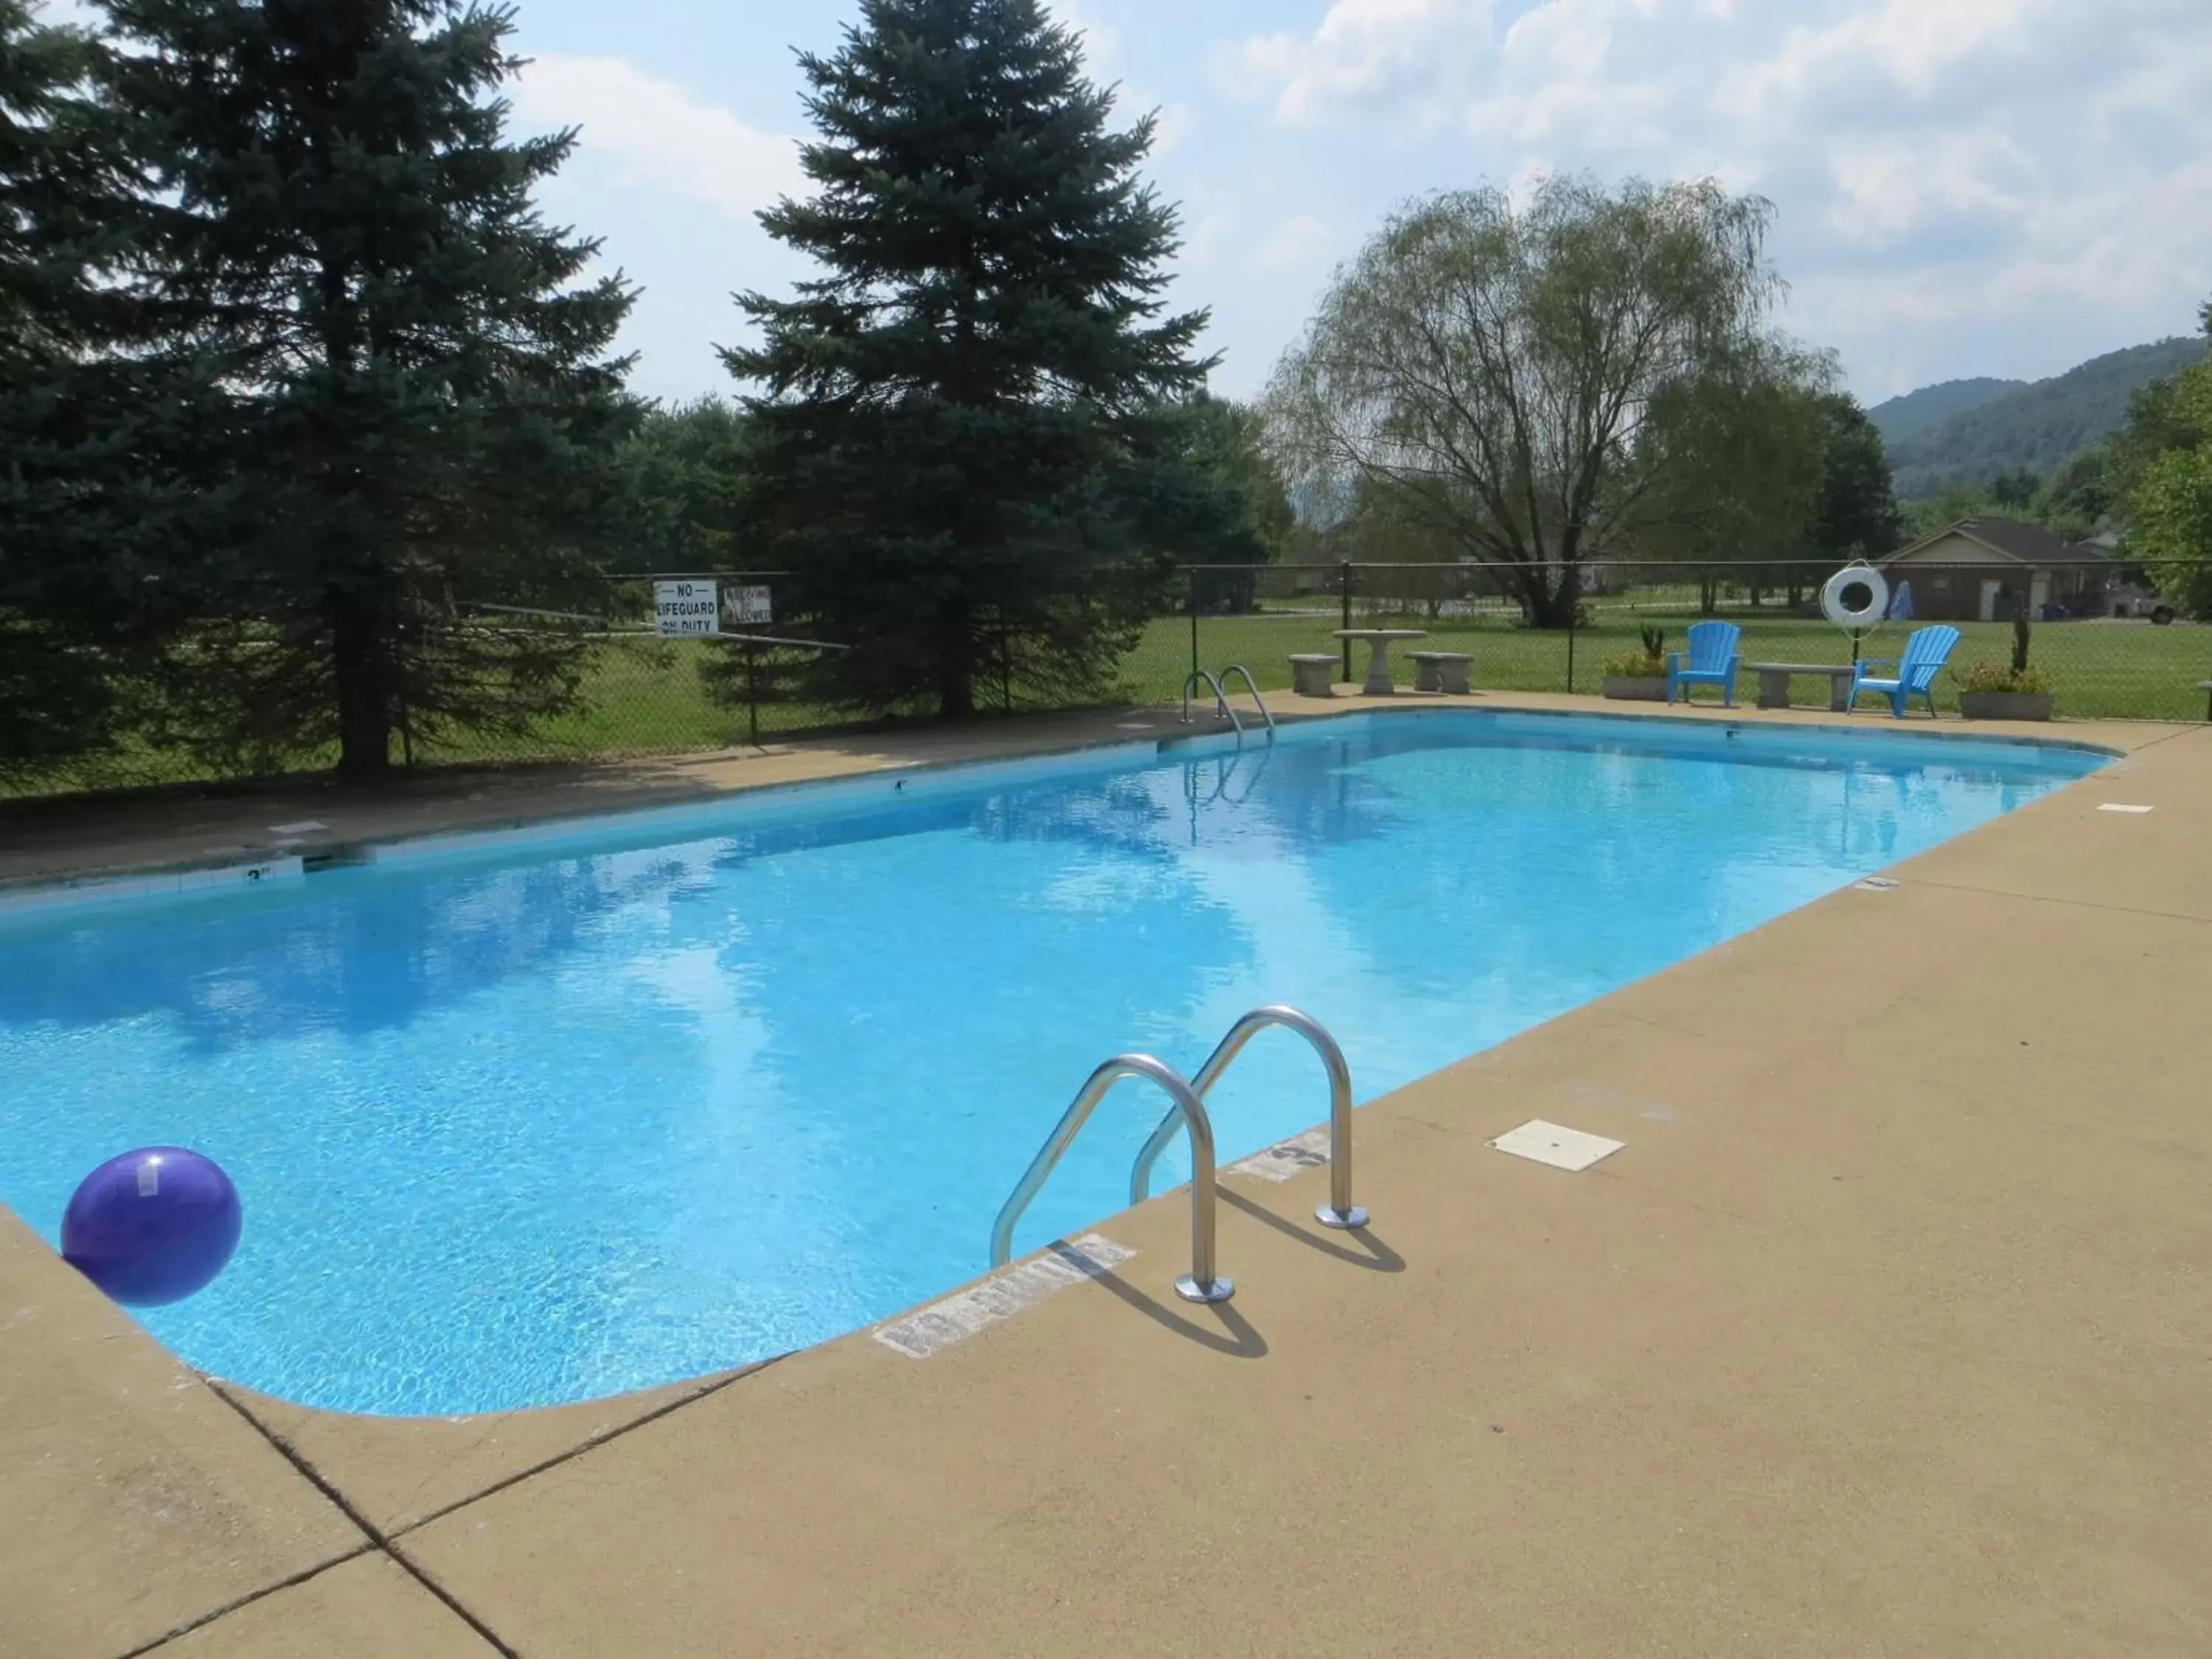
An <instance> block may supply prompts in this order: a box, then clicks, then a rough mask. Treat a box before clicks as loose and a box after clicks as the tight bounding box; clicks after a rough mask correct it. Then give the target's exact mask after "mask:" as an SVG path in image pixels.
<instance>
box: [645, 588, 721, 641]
mask: <svg viewBox="0 0 2212 1659" xmlns="http://www.w3.org/2000/svg"><path fill="white" fill-rule="evenodd" d="M718 586H720V584H719V583H716V582H687V581H674V582H655V583H653V629H654V631H655V632H656V633H658V634H659V635H660V637H661V638H662V639H664V640H681V639H692V638H696V637H697V636H699V635H708V634H719V633H720V632H721V631H722V606H721V601H720V596H719V595H718V594H717V593H716V592H715V590H716V588H717V587H718Z"/></svg>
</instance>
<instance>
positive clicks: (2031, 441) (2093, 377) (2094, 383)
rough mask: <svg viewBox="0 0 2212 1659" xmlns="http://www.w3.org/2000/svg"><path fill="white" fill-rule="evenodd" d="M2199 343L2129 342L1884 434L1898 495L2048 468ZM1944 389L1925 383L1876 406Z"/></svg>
mask: <svg viewBox="0 0 2212 1659" xmlns="http://www.w3.org/2000/svg"><path fill="white" fill-rule="evenodd" d="M2204 349H2205V343H2204V340H2203V337H2190V336H2179V337H2175V338H2173V339H2170V340H2160V341H2158V342H2156V343H2154V344H2151V345H2140V346H2130V347H2128V348H2127V349H2125V350H2124V351H2113V352H2107V353H2106V355H2105V356H2102V357H2092V358H2091V359H2090V360H2089V361H2088V362H2086V363H2083V364H2081V365H2080V366H2079V367H2078V368H2069V369H2068V370H2067V371H2066V373H2064V374H2059V375H2054V376H2053V377H2052V378H2051V379H2050V380H2038V381H2036V382H2035V383H2034V384H2033V386H2021V387H2019V388H2018V389H2017V390H2015V391H2010V392H2002V393H2000V394H1999V395H1998V396H1996V397H1995V398H1990V399H1988V400H1987V401H1986V402H1983V403H1980V404H1975V405H1973V406H1972V407H1970V408H1965V409H1961V410H1958V411H1957V412H1956V413H1954V414H1951V415H1947V416H1943V417H1942V418H1941V419H1939V420H1937V421H1936V422H1934V423H1933V424H1930V425H1926V426H1923V427H1922V428H1920V429H1919V430H1918V431H1917V432H1912V433H1911V434H1910V435H1907V436H1905V437H1901V438H1898V439H1894V440H1892V439H1889V438H1888V437H1887V435H1885V439H1884V441H1885V444H1886V446H1887V448H1888V450H1889V460H1890V465H1891V467H1892V468H1893V470H1894V471H1895V472H1896V475H1897V495H1898V499H1899V500H1900V501H1926V500H1929V499H1930V498H1932V497H1934V496H1936V495H1942V493H1943V491H1944V490H1946V489H1949V488H1950V487H1951V486H1952V485H1954V484H1969V485H1972V484H1980V483H1987V482H1988V481H1989V480H1990V479H1991V478H1993V477H1996V475H1997V474H1998V473H2000V472H2010V471H2016V470H2018V469H2020V468H2021V467H2025V468H2027V470H2028V471H2031V472H2037V473H2043V472H2048V471H2051V469H2052V468H2053V467H2055V466H2057V465H2059V464H2060V463H2061V462H2063V461H2064V460H2065V459H2068V458H2069V456H2071V455H2073V454H2074V453H2075V452H2076V451H2078V450H2080V449H2081V447H2083V446H2084V445H2087V444H2091V443H2094V442H2095V441H2097V440H2098V439H2100V438H2102V437H2105V436H2106V435H2109V434H2111V433H2112V432H2115V431H2117V430H2118V428H2119V426H2120V423H2121V422H2123V421H2124V420H2125V419H2126V417H2127V412H2128V396H2129V394H2130V392H2134V391H2135V389H2136V387H2137V386H2141V385H2142V384H2143V383H2144V382H2145V381H2147V380H2157V379H2159V378H2160V376H2162V375H2166V374H2172V373H2174V371H2175V370H2177V369H2180V368H2186V367H2187V366H2188V365H2189V364H2191V363H2193V362H2200V361H2201V360H2202V359H2203V356H2204ZM1951 384H1952V385H1953V386H1972V385H1988V384H1991V383H1990V382H1986V381H1982V382H1976V381H1953V382H1951ZM1999 384H2001V383H1999ZM1946 390H1948V388H1947V387H1944V386H1930V387H1928V388H1926V389H1925V390H1924V391H1923V392H1910V393H1907V394H1906V396H1905V398H1893V399H1892V400H1891V402H1890V404H1884V405H1883V407H1884V408H1888V407H1891V406H1892V405H1893V404H1900V403H1907V402H1910V401H1911V399H1912V398H1922V397H1925V396H1927V395H1929V393H1932V392H1943V391H1946Z"/></svg>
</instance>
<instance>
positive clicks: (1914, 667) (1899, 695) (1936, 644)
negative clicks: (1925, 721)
mask: <svg viewBox="0 0 2212 1659" xmlns="http://www.w3.org/2000/svg"><path fill="white" fill-rule="evenodd" d="M1958 643H1959V630H1958V629H1955V628H1917V629H1913V631H1912V635H1911V638H1909V639H1907V640H1906V641H1905V655H1904V656H1902V657H1899V658H1891V657H1874V658H1869V659H1867V660H1865V661H1863V662H1860V663H1858V664H1857V665H1855V666H1854V667H1853V668H1852V670H1851V703H1850V706H1851V709H1852V711H1853V712H1854V713H1856V712H1857V709H1858V706H1859V694H1860V693H1861V692H1863V691H1871V692H1873V693H1874V694H1875V696H1880V697H1887V698H1888V699H1889V712H1890V713H1891V714H1893V715H1894V716H1895V717H1896V718H1897V719H1899V720H1903V719H1904V718H1905V699H1906V698H1908V697H1918V698H1921V699H1922V700H1923V701H1924V702H1926V703H1927V705H1928V714H1929V719H1931V720H1932V719H1934V718H1935V714H1936V676H1937V675H1938V674H1940V673H1942V671H1943V665H1944V664H1945V663H1946V662H1948V661H1949V660H1950V658H1951V649H1952V647H1954V646H1955V645H1957V644H1958ZM1881 667H1893V668H1895V669H1896V670H1897V673H1896V676H1895V677H1894V678H1879V677H1877V676H1875V675H1873V674H1869V673H1868V672H1867V670H1868V669H1869V668H1881Z"/></svg>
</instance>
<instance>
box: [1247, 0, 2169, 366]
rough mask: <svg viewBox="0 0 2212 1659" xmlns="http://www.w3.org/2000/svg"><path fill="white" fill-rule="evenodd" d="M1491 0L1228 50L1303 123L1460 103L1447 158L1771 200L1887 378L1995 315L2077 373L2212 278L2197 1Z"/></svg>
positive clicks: (1423, 111) (1486, 174)
mask: <svg viewBox="0 0 2212 1659" xmlns="http://www.w3.org/2000/svg"><path fill="white" fill-rule="evenodd" d="M1315 3H1316V7H1317V4H1318V0H1315ZM1499 12H1500V15H1498V16H1497V17H1493V15H1492V6H1491V4H1490V3H1489V0H1335V3H1334V4H1331V5H1329V6H1328V9H1327V10H1326V12H1325V13H1323V14H1322V15H1321V16H1320V18H1319V19H1318V21H1316V22H1313V23H1311V24H1310V25H1308V26H1307V27H1303V28H1301V29H1298V30H1296V31H1292V32H1289V33H1267V34H1262V35H1258V36H1255V37H1253V38H1250V39H1248V40H1244V41H1243V42H1242V43H1241V44H1240V45H1238V46H1237V47H1236V48H1235V49H1234V50H1233V51H1232V52H1231V53H1229V54H1228V58H1227V61H1228V63H1229V64H1230V65H1231V71H1232V76H1231V78H1232V79H1233V81H1234V82H1235V84H1236V86H1237V88H1238V89H1239V90H1241V91H1243V92H1244V93H1246V94H1248V95H1254V96H1265V97H1267V98H1270V99H1272V100H1273V106H1274V112H1275V116H1276V118H1277V120H1278V121H1279V123H1280V124H1282V125H1285V126H1286V127H1297V126H1302V125H1309V124H1312V123H1316V122H1320V121H1324V120H1326V121H1329V122H1332V123H1334V125H1335V128H1336V130H1338V131H1342V130H1343V129H1346V128H1347V127H1349V126H1350V125H1352V124H1353V123H1355V122H1360V123H1364V124H1365V125H1368V126H1370V128H1374V129H1378V130H1379V134H1378V136H1384V137H1386V138H1387V141H1388V142H1391V143H1405V142H1406V141H1407V139H1409V138H1411V137H1416V136H1419V135H1421V134H1424V133H1426V134H1429V135H1430V140H1429V142H1430V143H1431V144H1432V145H1434V144H1435V143H1437V140H1436V139H1435V138H1434V136H1433V135H1434V129H1435V124H1436V122H1437V118H1438V116H1439V114H1440V113H1441V114H1444V115H1447V116H1449V118H1450V125H1451V126H1452V127H1455V129H1456V130H1457V131H1458V132H1459V133H1460V134H1462V135H1463V142H1464V143H1466V144H1467V146H1468V149H1467V150H1466V151H1465V152H1464V153H1463V155H1464V159H1463V160H1462V161H1460V163H1459V164H1458V166H1457V167H1456V168H1455V167H1453V165H1452V164H1451V163H1450V162H1449V161H1442V162H1439V163H1438V164H1437V172H1438V173H1439V174H1440V181H1453V173H1454V172H1457V173H1458V174H1459V178H1458V179H1457V180H1456V181H1458V182H1466V183H1470V184H1472V183H1476V182H1480V181H1483V180H1486V179H1487V180H1492V181H1496V182H1499V183H1510V182H1512V181H1516V180H1522V181H1525V180H1527V179H1530V178H1533V177H1536V176H1539V175H1541V174H1544V173H1555V172H1562V171H1577V170H1587V171H1590V172H1594V173H1597V174H1598V175H1599V176H1601V177H1602V178H1607V179H1618V178H1620V177H1621V176H1623V175H1625V174H1628V173H1637V174H1641V175H1643V176H1645V177H1650V178H1668V177H1677V178H1680V177H1696V176H1702V175H1705V174H1711V175H1714V176H1717V177H1719V178H1720V179H1723V181H1724V182H1725V183H1727V184H1728V185H1729V186H1730V187H1732V188H1735V189H1738V190H1756V191H1761V192H1763V193H1765V194H1767V195H1770V196H1771V197H1774V198H1775V200H1776V201H1777V203H1778V206H1779V207H1780V209H1781V216H1780V219H1779V222H1778V228H1777V234H1776V240H1775V254H1776V258H1777V260H1778V264H1780V265H1781V266H1782V268H1783V271H1784V275H1785V276H1788V277H1790V279H1791V283H1792V285H1793V289H1794V295H1793V299H1792V302H1791V305H1790V311H1789V313H1787V315H1786V317H1785V319H1784V320H1785V321H1786V322H1787V324H1788V325H1790V327H1792V328H1793V329H1795V330H1796V331H1798V332H1799V333H1801V334H1802V335H1804V336H1806V337H1808V338H1809V339H1812V340H1814V341H1815V342H1816V343H1821V344H1829V345H1835V346H1838V347H1840V348H1841V349H1843V351H1844V356H1845V361H1846V363H1847V365H1851V366H1854V372H1855V374H1858V376H1859V378H1860V379H1861V380H1862V383H1863V385H1862V389H1863V390H1864V391H1866V392H1869V394H1870V395H1876V396H1879V395H1884V394H1886V393H1887V392H1890V391H1893V390H1898V389H1900V387H1899V385H1897V384H1894V383H1892V382H1894V381H1895V380H1897V379H1898V378H1899V377H1904V379H1905V383H1906V384H1910V383H1911V380H1912V379H1913V378H1936V377H1937V376H1938V374H1939V373H1941V374H1949V373H1970V372H1978V371H1976V370H1975V369H1974V368H1973V367H1972V364H1971V363H1970V362H1961V361H1960V353H1961V352H1964V351H1968V350H1973V349H1979V350H1982V351H1984V352H1986V351H1987V350H1988V349H1989V346H1990V342H1991V341H1992V339H1993V338H1995V337H1998V336H2000V335H2002V336H2004V337H2008V338H2010V339H2012V340H2015V341H2020V340H2032V339H2045V338H2047V339H2049V340H2050V341H2051V346H2050V349H2051V352H2052V353H2053V354H2054V360H2053V361H2051V362H2049V363H2048V365H2047V368H2046V369H2045V370H2043V371H2042V372H2048V370H2049V369H2056V368H2063V367H2064V366H2065V365H2066V362H2068V361H2070V358H2069V356H2067V354H2069V353H2077V352H2079V353H2081V355H2086V352H2085V351H2083V350H2082V348H2083V347H2084V346H2087V349H2110V348H2111V347H2112V346H2117V345H2121V344H2125V343H2130V342H2132V341H2134V340H2137V339H2142V338H2148V337H2151V336H2152V335H2154V334H2156V333H2162V332H2168V331H2179V330H2183V329H2186V328H2188V327H2190V326H2191V325H2192V323H2193V320H2194V319H2193V313H2194V310H2195V306H2196V303H2197V301H2199V300H2201V299H2202V298H2203V295H2204V294H2205V293H2206V292H2207V291H2208V290H2212V161H2206V160H2204V159H2203V158H2205V157H2206V156H2207V155H2212V4H2208V3H2206V0H2095V3H2091V0H1751V3H1743V0H1537V3H1535V4H1533V5H1522V6H1518V7H1503V8H1500V9H1499ZM1309 15H1310V14H1309ZM1386 205H1388V203H1387V200H1385V199H1378V200H1377V201H1376V203H1375V204H1374V207H1373V212H1374V215H1375V216H1376V218H1377V219H1379V217H1380V216H1381V214H1382V212H1383V209H1384V207H1385V206H1386ZM1283 234H1284V233H1280V232H1279V233H1278V236H1279V237H1280V236H1282V235H1283ZM1270 246H1273V243H1272V242H1271V244H1270ZM1860 365H1863V366H1865V367H1864V368H1863V370H1862V369H1860V368H1858V367H1857V366H1860ZM2022 367H2024V365H2022V364H2021V362H2019V360H2018V356H2017V355H2015V358H2014V361H2013V362H2012V363H2011V364H2010V365H2008V368H2007V371H2006V372H2019V371H2020V369H2021V368H2022Z"/></svg>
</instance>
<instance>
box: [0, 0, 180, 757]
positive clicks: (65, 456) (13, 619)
mask: <svg viewBox="0 0 2212 1659" xmlns="http://www.w3.org/2000/svg"><path fill="white" fill-rule="evenodd" d="M101 55H102V54H101V49H100V46H99V45H98V43H97V42H95V41H94V40H92V39H90V38H89V37H88V36H87V35H86V34H85V33H82V31H80V30H75V29H65V28H52V27H46V26H44V25H42V24H41V23H40V22H39V21H37V20H36V19H35V18H34V17H33V15H32V13H31V11H30V9H29V8H28V7H27V6H26V5H24V4H22V3H21V0H0V774H21V773H23V772H26V771H33V770H38V769H44V768H47V767H51V766H52V765H53V764H55V763H58V762H62V761H65V760H67V759H69V758H70V757H73V756H75V755H77V754H80V753H82V752H83V751H85V750H88V749H91V748H94V747H95V746H96V745H98V744H100V742H101V741H103V740H104V739H105V738H106V735H107V734H108V732H109V731H110V730H111V728H112V726H113V724H114V722H115V720H116V719H117V718H118V708H119V705H120V701H121V699H120V697H119V696H118V691H119V688H120V685H121V683H122V682H123V681H124V680H125V678H126V676H127V674H128V672H129V671H130V669H131V666H132V665H133V664H134V663H135V662H136V660H137V654H138V653H137V651H135V650H134V647H137V646H140V645H143V643H144V635H145V632H146V629H147V624H148V623H149V619H150V618H151V617H153V616H154V615H155V612H156V611H157V610H158V606H156V605H155V604H153V603H151V600H152V599H153V597H154V596H153V595H152V594H151V593H149V591H148V588H147V586H146V583H145V581H144V580H143V579H144V578H145V577H148V576H149V575H152V574H155V572H154V571H153V569H152V568H150V567H149V566H148V565H147V564H146V563H145V562H144V560H143V555H144V553H145V550H146V546H147V544H146V542H145V541H144V540H143V538H134V537H133V536H132V535H131V533H130V532H131V530H132V528H133V527H134V526H133V523H132V519H133V516H134V515H133V514H132V513H131V507H132V505H133V502H134V497H135V494H136V492H135V491H134V490H133V489H131V487H130V486H129V484H128V483H126V478H125V466H124V461H125V457H126V455H127V452H128V451H129V449H130V447H131V442H132V431H133V427H134V419H133V416H132V414H131V411H132V410H135V409H136V408H137V405H138V404H140V403H141V402H142V401H143V393H142V391H141V389H139V388H137V387H136V386H134V385H133V381H134V378H135V377H134V375H133V374H132V372H131V367H130V365H128V364H127V363H125V362H122V361H120V360H119V359H118V357H117V356H116V352H115V348H116V347H117V346H118V343H120V341H121V339H122V337H123V335H124V333H125V329H126V327H127V318H128V315H129V307H128V306H127V305H126V304H125V301H123V299H122V297H121V296H120V295H118V293H117V291H116V289H115V287H114V285H113V283H112V281H109V280H106V279H107V278H108V277H109V276H112V271H113V270H114V268H115V264H116V262H117V260H118V258H119V257H120V255H121V253H122V252H123V249H124V247H125V240H124V238H125V230H126V228H127V225H128V222H129V217H130V210H131V197H132V186H133V179H132V177H131V169H130V167H129V163H128V158H127V156H126V155H125V151H124V149H123V148H122V146H121V144H120V142H119V137H120V135H119V133H118V129H117V125H116V124H115V122H114V121H113V120H112V118H110V116H109V114H108V112H106V110H104V109H103V108H102V107H101V106H100V105H99V103H98V102H97V101H96V100H94V97H93V96H92V95H91V88H92V82H93V80H94V72H95V70H96V68H97V66H98V64H99V62H100V58H101ZM135 424H136V426H137V428H139V429H141V430H143V426H144V424H145V422H143V421H138V422H135Z"/></svg>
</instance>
